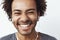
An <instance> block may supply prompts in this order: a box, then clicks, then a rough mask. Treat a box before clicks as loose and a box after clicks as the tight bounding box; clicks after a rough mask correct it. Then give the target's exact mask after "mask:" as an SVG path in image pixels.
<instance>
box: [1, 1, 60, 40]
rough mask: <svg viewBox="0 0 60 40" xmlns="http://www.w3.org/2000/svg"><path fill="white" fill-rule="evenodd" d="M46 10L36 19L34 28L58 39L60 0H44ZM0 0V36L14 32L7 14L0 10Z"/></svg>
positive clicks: (59, 38)
mask: <svg viewBox="0 0 60 40" xmlns="http://www.w3.org/2000/svg"><path fill="white" fill-rule="evenodd" d="M46 1H47V11H46V13H45V16H43V17H41V18H40V20H39V21H38V24H37V27H36V30H37V31H39V32H42V33H45V34H48V35H51V36H53V37H56V38H57V39H58V40H60V0H46ZM1 2H2V0H0V37H3V36H5V35H8V34H11V33H14V32H16V29H15V28H14V26H13V24H12V23H11V22H10V21H9V20H8V18H7V17H8V16H7V14H6V13H5V12H4V11H3V10H2V8H1V7H2V5H1Z"/></svg>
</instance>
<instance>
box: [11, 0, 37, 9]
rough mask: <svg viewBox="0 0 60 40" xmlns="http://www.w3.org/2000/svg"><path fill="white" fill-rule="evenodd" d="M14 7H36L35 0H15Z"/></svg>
mask: <svg viewBox="0 0 60 40" xmlns="http://www.w3.org/2000/svg"><path fill="white" fill-rule="evenodd" d="M12 7H13V9H14V8H15V9H16V8H17V9H27V8H36V4H35V1H34V0H14V1H13V3H12Z"/></svg>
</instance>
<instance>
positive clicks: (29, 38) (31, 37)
mask: <svg viewBox="0 0 60 40" xmlns="http://www.w3.org/2000/svg"><path fill="white" fill-rule="evenodd" d="M16 36H17V40H35V38H36V36H37V32H36V31H34V32H32V33H30V34H28V35H21V34H20V33H19V32H17V33H16Z"/></svg>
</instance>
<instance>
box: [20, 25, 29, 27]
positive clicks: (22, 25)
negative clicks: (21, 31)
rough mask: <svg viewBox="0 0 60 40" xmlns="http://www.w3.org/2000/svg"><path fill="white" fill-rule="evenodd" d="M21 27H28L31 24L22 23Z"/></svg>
mask: <svg viewBox="0 0 60 40" xmlns="http://www.w3.org/2000/svg"><path fill="white" fill-rule="evenodd" d="M20 26H21V27H27V26H29V25H20Z"/></svg>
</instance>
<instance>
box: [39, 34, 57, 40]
mask: <svg viewBox="0 0 60 40" xmlns="http://www.w3.org/2000/svg"><path fill="white" fill-rule="evenodd" d="M39 34H40V36H41V40H57V39H56V38H55V37H52V36H50V35H47V34H44V33H39Z"/></svg>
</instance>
